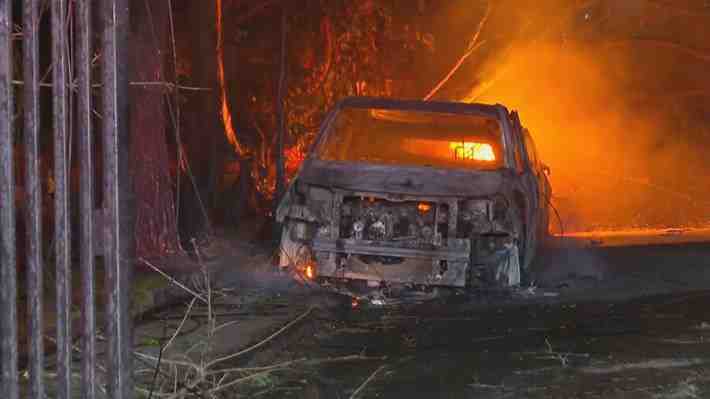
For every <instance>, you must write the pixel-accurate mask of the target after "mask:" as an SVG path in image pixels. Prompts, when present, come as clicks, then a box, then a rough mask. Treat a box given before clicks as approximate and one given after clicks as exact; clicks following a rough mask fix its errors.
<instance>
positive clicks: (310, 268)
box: [304, 265, 316, 280]
mask: <svg viewBox="0 0 710 399" xmlns="http://www.w3.org/2000/svg"><path fill="white" fill-rule="evenodd" d="M304 274H305V275H306V278H307V279H309V280H313V278H314V277H315V276H316V272H315V270H314V269H313V265H306V269H305V273H304Z"/></svg>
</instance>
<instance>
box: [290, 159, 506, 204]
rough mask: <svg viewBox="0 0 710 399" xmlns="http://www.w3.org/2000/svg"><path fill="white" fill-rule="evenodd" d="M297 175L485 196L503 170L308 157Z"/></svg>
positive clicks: (348, 184)
mask: <svg viewBox="0 0 710 399" xmlns="http://www.w3.org/2000/svg"><path fill="white" fill-rule="evenodd" d="M299 179H300V180H301V181H303V182H304V183H309V184H313V185H316V186H321V187H333V188H338V189H342V190H352V191H368V192H381V193H397V194H404V195H416V196H451V195H457V196H462V197H463V196H486V195H493V194H496V193H497V192H499V191H500V190H501V186H502V185H503V184H504V181H505V177H504V173H503V172H502V171H474V170H461V169H435V168H423V167H404V166H387V165H376V164H364V163H345V162H327V161H320V160H315V159H312V160H308V161H306V163H305V164H304V166H303V169H302V171H301V174H300V175H299Z"/></svg>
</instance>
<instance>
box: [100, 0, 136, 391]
mask: <svg viewBox="0 0 710 399" xmlns="http://www.w3.org/2000/svg"><path fill="white" fill-rule="evenodd" d="M101 15H102V20H103V26H102V29H103V34H102V40H101V47H102V51H101V53H102V55H103V57H102V60H103V68H102V74H101V80H102V88H103V96H102V97H103V104H102V110H103V112H102V114H103V116H102V123H103V126H102V127H103V129H102V138H103V178H104V184H103V186H104V187H103V200H104V204H103V205H104V212H105V214H104V215H105V217H104V221H105V226H106V228H105V232H104V240H103V244H104V247H103V249H104V262H105V267H106V287H105V289H106V291H107V304H106V334H107V338H108V348H107V354H108V376H109V381H108V383H109V386H108V393H109V396H110V397H111V398H130V397H133V396H134V394H133V378H132V369H131V364H132V362H131V355H132V346H133V345H132V342H131V339H132V337H131V330H130V328H131V323H130V317H129V309H128V300H129V298H130V284H129V281H130V278H131V274H132V268H133V249H134V248H133V213H132V208H133V197H132V195H131V185H130V180H129V175H128V144H129V143H128V139H129V135H128V97H127V96H128V79H127V78H128V71H127V68H128V59H127V54H126V48H127V44H128V33H129V29H128V28H129V25H128V24H129V9H128V0H103V2H102V10H101Z"/></svg>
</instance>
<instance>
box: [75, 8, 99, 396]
mask: <svg viewBox="0 0 710 399" xmlns="http://www.w3.org/2000/svg"><path fill="white" fill-rule="evenodd" d="M76 7H77V8H76V22H77V23H76V26H77V28H78V31H77V36H76V77H77V86H78V87H77V89H78V93H77V96H78V98H77V109H76V111H77V133H78V139H79V165H80V170H81V171H80V173H81V179H80V180H81V181H80V185H81V190H80V191H81V194H80V199H79V206H80V209H81V211H80V212H79V214H80V215H81V228H80V232H79V235H80V237H79V242H80V246H81V248H80V252H81V253H80V259H81V288H82V297H83V300H82V326H83V331H82V345H81V348H82V351H81V396H82V398H84V399H94V398H95V395H96V388H95V385H96V338H95V336H96V307H95V302H94V299H95V296H96V293H95V289H94V278H95V273H94V241H93V236H94V231H93V230H94V218H93V214H94V160H93V152H92V148H93V147H92V146H93V143H92V142H93V140H92V134H91V0H78V2H77V3H76Z"/></svg>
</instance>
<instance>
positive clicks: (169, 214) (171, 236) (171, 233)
mask: <svg viewBox="0 0 710 399" xmlns="http://www.w3.org/2000/svg"><path fill="white" fill-rule="evenodd" d="M147 7H150V9H148V8H147ZM167 7H168V3H165V2H144V1H142V0H136V1H134V2H133V4H132V7H131V11H132V21H131V28H132V29H131V48H132V56H133V59H132V68H131V71H130V75H129V76H130V80H131V81H132V82H160V81H164V80H165V78H164V76H165V74H164V57H165V56H166V55H168V54H170V52H169V46H168V41H167V34H168V16H169V14H168V9H167ZM164 94H165V91H164V88H162V87H161V86H158V85H150V86H148V85H145V86H140V85H133V86H131V103H130V107H131V108H130V130H131V133H130V134H131V151H130V153H131V155H130V157H131V171H130V172H131V174H132V176H133V186H134V189H135V195H136V224H135V237H136V253H137V256H140V257H151V256H157V255H162V254H165V253H166V252H169V251H174V250H175V249H176V248H177V221H176V213H175V201H174V197H173V191H172V184H171V177H170V169H169V167H170V158H169V156H168V145H167V140H166V123H167V115H166V112H165V95H164Z"/></svg>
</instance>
